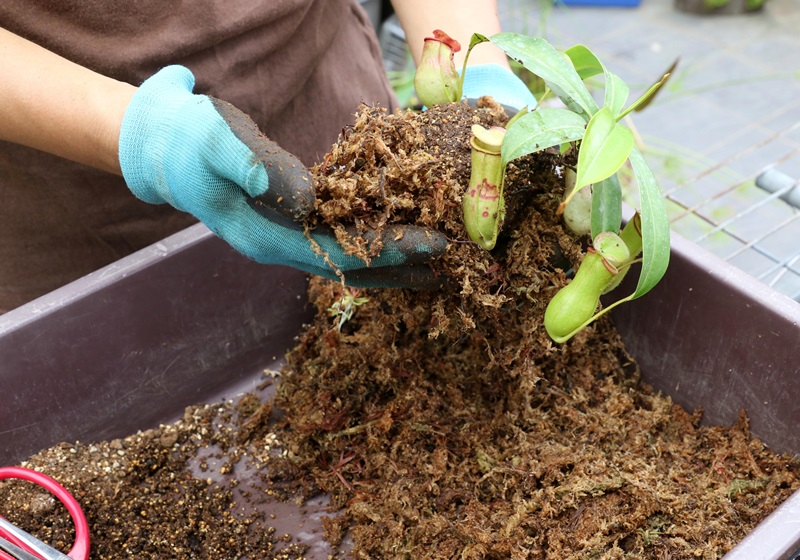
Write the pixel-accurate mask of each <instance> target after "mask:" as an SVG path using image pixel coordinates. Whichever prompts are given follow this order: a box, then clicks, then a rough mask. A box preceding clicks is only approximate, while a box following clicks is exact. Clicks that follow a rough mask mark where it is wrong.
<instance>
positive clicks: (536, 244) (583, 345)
mask: <svg viewBox="0 0 800 560" xmlns="http://www.w3.org/2000/svg"><path fill="white" fill-rule="evenodd" d="M484 105H487V107H485V108H482V109H479V110H473V109H470V108H468V107H466V106H465V105H461V104H454V105H449V106H445V107H442V108H433V109H431V110H429V111H427V112H425V113H423V114H421V115H420V114H414V113H398V114H392V115H390V114H385V113H384V112H382V111H380V110H379V109H373V108H364V109H363V110H362V111H361V113H360V115H359V118H358V122H357V124H356V125H355V127H353V128H352V129H351V130H349V131H348V133H347V134H346V138H343V139H342V141H341V142H340V143H339V144H337V145H336V146H335V147H334V148H333V150H332V151H331V153H330V154H329V156H328V157H327V158H326V160H325V162H324V163H323V164H321V165H320V166H318V167H317V168H316V169H314V170H313V172H314V174H315V177H316V178H317V181H318V199H319V200H318V208H317V213H316V215H315V220H316V221H315V222H314V224H312V225H315V224H318V223H326V224H329V225H335V226H336V229H337V233H338V235H339V236H340V239H341V241H342V242H343V243H345V244H347V245H348V246H349V247H350V248H351V249H352V250H353V252H355V253H357V254H360V255H361V256H363V257H364V258H365V259H369V258H370V257H371V256H374V255H375V254H376V253H377V250H378V248H377V247H371V246H370V245H369V244H368V243H365V242H364V240H363V238H361V237H360V236H356V237H352V236H350V235H349V234H347V233H346V231H345V229H344V228H345V227H346V226H355V227H356V228H357V229H358V228H360V231H362V232H366V231H367V229H378V230H380V229H381V228H384V227H386V226H387V225H390V224H394V223H416V224H420V225H425V226H428V227H435V228H437V229H440V230H441V231H443V232H444V233H445V234H446V235H447V236H448V238H450V239H451V240H452V243H451V245H450V248H449V249H448V253H447V254H446V255H445V257H444V258H442V259H441V260H440V261H439V262H437V263H435V266H436V268H437V270H439V271H440V272H441V273H442V274H444V275H447V276H448V277H451V278H453V279H454V281H453V283H451V284H449V285H447V286H446V287H444V288H442V289H440V290H437V291H432V292H414V291H405V290H361V291H356V290H348V289H345V288H343V287H342V285H341V284H339V283H336V282H330V281H324V280H320V279H314V280H312V282H311V285H310V291H309V295H310V300H311V302H312V304H313V305H314V306H315V307H316V310H317V316H316V320H315V321H314V322H313V323H312V324H311V325H309V326H308V328H307V329H306V331H305V332H304V333H302V335H301V336H300V338H299V340H298V343H297V346H296V347H295V348H293V349H292V350H291V351H290V352H289V354H288V364H287V367H286V368H285V370H284V371H283V372H282V381H281V383H280V385H279V388H278V395H277V398H276V399H275V400H274V402H273V401H264V402H262V400H261V399H260V398H258V397H255V396H246V397H244V398H243V399H242V400H241V401H239V402H237V403H231V404H225V403H223V404H218V405H209V406H200V407H196V408H192V409H189V410H187V412H186V414H185V415H184V418H183V419H182V420H181V421H180V422H178V423H176V424H175V425H171V426H163V427H160V428H158V429H156V430H151V431H148V432H144V433H141V434H135V435H132V436H131V437H129V438H126V439H124V440H117V441H114V442H105V443H97V444H93V445H86V444H63V445H60V446H56V447H55V448H53V449H50V450H45V451H43V452H42V453H40V454H38V455H37V456H35V457H32V458H31V459H30V461H29V463H28V464H29V466H34V467H36V468H38V469H41V470H43V471H45V472H47V473H48V474H50V475H51V476H54V477H55V478H57V479H58V480H59V481H60V482H62V483H63V484H64V485H65V486H67V488H69V489H70V490H71V491H72V492H73V493H74V494H75V495H76V497H77V498H78V499H79V500H80V501H81V503H82V505H83V507H84V509H85V510H86V512H87V514H88V517H89V521H90V526H91V530H92V534H93V537H94V553H93V557H94V558H112V557H113V558H118V557H136V558H137V559H144V560H147V559H155V558H159V559H162V558H189V557H191V558H212V557H213V558H272V557H284V558H294V557H299V556H300V555H301V554H302V552H303V551H302V549H301V548H300V547H298V546H297V544H296V543H295V541H293V539H292V538H291V536H286V537H284V536H283V535H280V534H277V533H278V532H276V531H274V530H271V529H270V524H271V522H272V521H273V520H271V519H270V517H269V515H268V514H263V513H259V512H262V511H264V509H263V507H262V506H263V505H264V504H265V503H267V506H268V503H269V501H270V500H275V499H283V500H300V501H302V500H304V499H309V498H312V497H314V496H317V495H319V494H320V493H323V492H324V493H326V494H328V495H329V496H330V499H331V504H332V506H333V508H334V510H336V511H338V512H339V515H337V516H335V517H330V518H328V519H327V521H326V522H325V529H326V535H327V537H328V539H329V540H330V541H332V542H333V543H334V544H338V543H339V542H340V541H342V540H343V539H344V538H345V536H347V538H348V539H349V540H350V541H351V544H349V545H348V546H351V548H352V556H353V557H356V558H370V559H372V558H410V557H418V558H498V559H500V558H503V559H507V558H520V559H521V558H532V559H550V558H556V559H559V560H563V559H585V558H605V559H617V558H619V559H621V558H631V559H632V558H637V559H638V558H652V559H661V558H672V559H683V558H686V559H688V558H704V559H713V558H720V557H721V556H722V555H723V554H724V553H725V552H726V551H728V550H729V549H730V548H732V546H733V545H735V544H736V543H737V542H738V541H740V540H741V539H742V538H743V536H744V535H745V534H747V533H748V532H749V531H750V530H752V528H753V527H754V526H755V525H756V524H757V523H758V522H759V521H760V520H761V519H763V518H764V517H765V516H766V515H767V514H768V513H770V512H771V511H772V510H774V509H775V507H777V505H779V504H780V503H781V502H782V501H783V500H785V499H786V498H787V497H788V496H789V495H790V494H791V493H792V492H793V491H794V490H795V489H797V488H798V487H800V478H798V477H799V476H800V464H798V462H797V461H795V460H793V459H791V458H789V457H786V456H782V455H778V454H775V453H772V452H771V451H770V450H769V449H767V448H766V447H765V446H764V445H763V444H762V443H761V442H760V441H758V440H757V439H755V438H752V437H751V436H750V433H749V429H748V423H747V418H746V415H745V414H744V413H743V414H742V416H741V418H740V419H739V421H738V422H737V423H736V424H735V425H734V426H730V427H708V426H702V425H701V424H700V420H701V417H702V411H685V410H683V409H682V408H680V407H679V406H677V405H675V404H673V403H672V402H671V400H670V399H669V398H668V397H665V396H662V395H659V394H656V393H654V392H653V391H652V390H651V389H649V388H648V387H647V386H646V385H644V384H643V383H642V382H641V380H640V378H639V371H638V368H637V365H636V363H635V362H634V361H633V360H632V359H631V358H630V357H629V356H628V354H627V353H626V351H625V348H624V345H623V344H622V341H621V340H620V338H619V336H618V334H617V333H616V331H615V329H614V326H613V324H612V323H611V322H610V320H608V319H604V320H601V321H599V322H598V323H596V324H595V325H594V326H591V327H590V328H588V329H586V330H585V331H584V332H582V333H581V334H579V335H578V336H576V337H575V338H574V339H573V340H571V341H570V342H568V343H566V344H564V345H556V344H554V343H552V342H551V341H550V340H549V338H548V337H547V335H546V333H545V332H544V328H543V326H542V316H543V312H544V308H545V306H546V304H547V302H548V301H549V299H550V298H551V297H552V295H553V294H554V293H555V291H556V290H557V289H558V288H559V287H561V286H563V285H564V284H565V283H566V282H567V281H568V278H567V274H566V273H565V270H568V269H569V268H571V267H572V266H575V265H578V264H579V261H580V254H581V252H580V249H581V245H582V242H583V241H585V240H580V239H575V238H574V237H573V236H572V235H570V234H569V233H567V232H566V231H565V230H564V229H563V228H562V226H561V225H560V223H558V221H557V220H555V218H554V216H555V209H556V207H557V206H558V202H559V197H560V194H561V193H560V189H562V188H563V187H562V186H561V181H560V179H559V172H558V169H559V167H560V166H563V165H569V164H570V161H569V160H563V159H562V156H560V155H559V154H557V153H546V154H541V155H539V156H537V157H528V158H525V159H523V160H522V161H519V162H517V163H515V164H513V165H511V167H510V169H509V171H508V179H507V181H508V182H507V193H508V216H507V220H506V223H505V225H504V228H503V232H504V233H503V236H502V238H501V240H500V242H499V243H498V246H497V248H496V249H495V250H494V251H493V252H492V253H491V254H490V253H487V252H485V251H483V250H482V249H479V248H477V247H476V246H475V245H474V244H471V243H465V242H464V241H463V240H464V239H466V236H465V234H464V231H463V227H462V226H461V224H460V221H459V217H460V212H461V204H460V199H461V193H462V192H463V190H464V188H465V186H466V184H467V180H468V174H469V169H468V168H469V166H468V165H467V164H466V163H465V161H468V154H469V149H468V147H467V141H468V135H469V126H470V125H471V124H472V123H473V122H481V123H484V124H489V123H493V122H502V121H503V120H504V118H505V117H504V116H503V115H502V114H501V113H500V112H499V111H498V108H497V107H494V106H492V104H491V103H488V102H484ZM347 295H349V296H350V297H351V299H352V298H357V297H358V298H366V301H363V302H361V303H360V304H359V305H354V306H353V308H352V309H353V314H352V316H351V317H350V318H349V319H348V320H346V321H344V322H343V323H341V328H339V324H340V322H341V321H340V319H341V318H340V317H339V316H335V314H334V316H332V314H331V309H333V308H334V304H335V303H336V302H337V301H343V300H342V298H343V297H344V296H347ZM278 442H280V446H278V445H277V444H278ZM244 468H246V469H251V471H250V472H253V470H252V469H255V471H257V472H259V473H260V476H257V477H251V478H253V480H255V481H256V482H257V483H250V482H248V483H247V484H241V485H240V484H238V480H239V476H238V474H237V473H240V472H242V469H244ZM220 473H222V475H225V476H223V477H222V478H223V479H225V480H227V481H228V482H227V483H225V484H222V483H219V482H215V481H219V480H220V478H221V477H220ZM226 477H227V478H226ZM244 478H245V477H244V476H242V479H243V480H244ZM0 504H2V508H1V511H2V513H3V514H4V515H6V516H7V517H9V518H10V519H11V520H12V521H17V522H18V523H19V524H20V525H23V526H25V527H30V528H37V530H38V531H39V534H41V535H42V536H44V537H46V538H48V539H52V542H54V543H57V544H59V545H60V546H62V548H65V549H66V548H68V546H69V545H68V544H66V543H68V542H69V539H70V532H69V527H68V523H67V522H66V519H67V518H66V514H65V513H63V512H59V508H58V507H57V506H56V505H54V504H53V503H52V501H49V500H48V499H47V498H46V496H43V495H42V494H41V493H40V492H39V491H38V490H35V489H33V488H31V487H30V485H28V486H26V485H25V484H22V483H2V484H0ZM293 543H294V544H293Z"/></svg>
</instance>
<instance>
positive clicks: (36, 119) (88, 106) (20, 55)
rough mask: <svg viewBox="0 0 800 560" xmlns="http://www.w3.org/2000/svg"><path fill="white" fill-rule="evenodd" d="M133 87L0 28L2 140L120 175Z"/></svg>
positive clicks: (0, 135) (0, 131)
mask: <svg viewBox="0 0 800 560" xmlns="http://www.w3.org/2000/svg"><path fill="white" fill-rule="evenodd" d="M135 91H136V88H135V87H134V86H132V85H130V84H126V83H123V82H118V81H116V80H113V79H111V78H107V77H105V76H102V75H100V74H97V73H95V72H92V71H91V70H88V69H86V68H84V67H82V66H79V65H77V64H75V63H73V62H70V61H68V60H66V59H64V58H62V57H60V56H58V55H56V54H54V53H52V52H50V51H48V50H46V49H44V48H42V47H40V46H38V45H36V44H35V43H32V42H30V41H27V40H25V39H23V38H21V37H19V36H17V35H14V34H13V33H10V32H9V31H6V30H5V29H0V139H2V140H7V141H10V142H15V143H17V144H24V145H26V146H30V147H32V148H37V149H39V150H43V151H45V152H50V153H52V154H56V155H59V156H61V157H65V158H67V159H71V160H74V161H78V162H80V163H84V164H87V165H91V166H93V167H97V168H99V169H104V170H106V171H110V172H112V173H116V174H121V172H120V167H119V156H118V150H119V129H120V125H121V123H122V117H123V115H124V113H125V108H126V107H127V106H128V103H129V101H130V99H131V97H132V96H133V94H134V92H135Z"/></svg>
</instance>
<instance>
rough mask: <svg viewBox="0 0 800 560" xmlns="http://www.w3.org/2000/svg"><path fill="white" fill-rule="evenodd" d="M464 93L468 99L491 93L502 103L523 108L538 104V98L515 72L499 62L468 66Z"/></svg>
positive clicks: (515, 107)
mask: <svg viewBox="0 0 800 560" xmlns="http://www.w3.org/2000/svg"><path fill="white" fill-rule="evenodd" d="M462 94H463V95H464V96H465V97H466V98H467V99H478V98H479V97H482V96H484V95H491V96H492V97H493V98H494V100H495V101H497V102H498V103H500V104H501V105H506V106H508V107H513V108H514V109H517V110H519V109H522V108H523V107H525V106H526V105H527V106H528V107H530V108H531V109H532V108H533V107H535V106H536V98H534V97H533V94H532V93H531V91H530V90H529V89H528V86H526V85H525V82H523V81H522V80H521V79H519V78H518V77H517V75H516V74H514V72H512V71H511V70H509V69H508V68H506V67H504V66H500V65H499V64H476V65H474V66H467V74H466V76H465V77H464V86H463V89H462Z"/></svg>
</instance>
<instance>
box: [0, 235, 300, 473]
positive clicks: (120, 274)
mask: <svg viewBox="0 0 800 560" xmlns="http://www.w3.org/2000/svg"><path fill="white" fill-rule="evenodd" d="M305 291H306V279H305V276H304V275H303V274H301V273H299V272H298V271H296V270H293V269H289V268H285V267H265V266H261V265H258V264H256V263H255V262H252V261H249V260H247V259H245V258H244V257H242V256H240V255H239V254H238V253H235V252H234V251H233V250H231V249H230V248H229V247H228V246H227V245H226V244H225V243H224V242H222V241H220V240H219V239H217V238H216V237H214V236H213V235H212V234H211V233H210V232H209V231H208V230H207V229H206V228H205V227H203V226H194V227H192V228H189V229H187V230H185V231H184V232H181V233H179V234H177V235H174V236H172V237H170V238H168V239H166V240H164V241H163V242H161V243H158V244H156V245H153V246H151V247H149V248H147V249H145V250H143V251H140V252H138V253H136V254H134V255H131V256H130V257H128V258H126V259H123V260H120V261H119V262H117V263H114V264H112V265H110V266H108V267H106V268H104V269H102V270H100V271H98V272H96V273H94V274H91V275H89V276H87V277H85V278H83V279H81V280H79V281H77V282H74V283H72V284H70V285H68V286H66V287H64V288H62V289H60V290H57V291H55V292H53V293H51V294H48V295H47V296H44V297H42V298H40V299H38V300H36V301H34V302H32V303H30V304H28V305H25V306H23V307H21V308H19V309H17V310H14V311H11V312H10V313H7V314H5V315H0V381H1V382H2V386H3V401H4V402H3V406H2V407H0V463H2V464H11V463H15V462H16V461H18V460H20V459H22V458H24V457H26V456H28V455H30V454H32V453H34V452H36V451H38V450H40V449H42V448H44V447H49V446H51V445H53V444H55V443H58V442H61V441H74V440H80V441H91V440H100V439H109V438H115V437H120V436H124V435H128V434H130V433H133V432H135V431H136V430H138V429H145V428H149V427H153V426H157V425H158V424H159V423H161V422H165V421H168V420H172V419H174V418H177V417H178V416H179V415H180V414H182V412H183V409H184V408H185V407H186V406H187V405H190V404H194V403H197V402H202V401H204V400H207V399H209V398H212V396H214V395H216V394H218V393H221V392H224V391H225V390H226V389H227V388H228V387H229V386H232V385H235V384H237V383H240V382H242V380H243V379H244V378H246V377H252V376H253V375H254V374H256V378H259V377H258V374H260V372H261V371H262V370H263V369H264V368H265V367H268V366H269V364H270V362H274V361H276V360H279V359H281V358H282V357H283V355H284V353H285V350H286V349H287V348H288V347H289V346H290V345H291V343H292V339H293V337H294V336H295V335H296V334H297V332H298V331H299V330H300V326H301V324H302V323H303V321H304V320H307V315H306V313H305V306H304V302H305Z"/></svg>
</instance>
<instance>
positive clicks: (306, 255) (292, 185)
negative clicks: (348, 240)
mask: <svg viewBox="0 0 800 560" xmlns="http://www.w3.org/2000/svg"><path fill="white" fill-rule="evenodd" d="M193 88H194V76H193V75H192V73H191V72H190V71H189V70H188V69H187V68H184V67H182V66H168V67H166V68H164V69H162V70H161V71H159V72H157V73H156V74H154V75H153V76H152V77H150V78H149V79H147V80H146V81H145V82H144V83H143V84H142V85H141V87H140V88H139V89H138V91H137V92H136V93H135V94H134V96H133V99H132V100H131V102H130V104H129V106H128V108H127V109H126V112H125V116H124V118H123V122H122V127H121V129H120V140H119V159H120V165H121V167H122V174H123V177H124V178H125V181H126V183H127V184H128V187H129V188H130V190H131V191H132V192H133V194H134V195H136V196H137V197H138V198H140V199H141V200H143V201H145V202H149V203H152V204H163V203H167V204H170V205H172V206H173V207H175V208H177V209H178V210H182V211H184V212H188V213H190V214H192V215H194V216H195V217H196V218H198V219H199V220H200V221H201V222H203V223H204V224H205V225H206V226H208V228H209V229H210V230H211V231H213V232H214V233H215V234H217V235H218V236H219V237H221V238H222V239H224V240H225V241H227V242H228V243H229V244H230V245H231V246H232V247H234V248H235V249H236V250H237V251H239V252H240V253H242V254H244V255H246V256H248V257H250V258H251V259H254V260H256V261H257V262H260V263H265V264H281V265H286V266H291V267H294V268H299V269H301V270H304V271H306V272H309V273H312V274H317V275H321V276H325V277H327V278H336V273H335V268H338V269H339V270H340V271H341V272H343V273H344V275H345V281H346V282H347V283H348V284H351V285H354V286H360V287H409V286H415V287H416V286H419V287H423V286H427V285H429V284H430V283H431V282H434V281H435V279H434V278H433V274H432V272H431V270H430V267H428V266H427V265H426V264H425V263H426V262H427V261H428V260H430V259H431V258H432V257H434V256H437V255H439V254H441V253H443V252H444V250H445V248H446V245H447V242H446V240H445V238H444V236H442V235H441V234H439V233H438V232H432V231H428V230H422V229H421V228H416V227H413V226H398V227H401V228H402V231H399V232H398V231H397V230H395V231H392V232H391V236H390V235H389V233H390V232H387V233H386V234H384V236H383V241H384V246H383V250H382V251H381V254H380V255H379V256H378V257H376V258H375V259H373V261H372V263H371V265H370V267H367V266H366V265H365V263H364V262H363V261H362V260H361V259H359V258H357V257H354V256H351V255H346V254H345V253H344V252H343V250H342V248H341V246H340V245H339V244H338V243H337V242H336V240H335V239H334V238H333V236H331V235H326V234H325V232H316V233H314V234H313V238H314V240H315V241H316V242H317V243H318V244H319V246H320V247H321V248H322V250H323V251H324V252H325V253H327V257H328V259H329V260H330V261H332V263H333V264H334V265H335V268H334V266H331V264H330V263H328V262H326V258H325V257H324V256H322V255H320V254H318V252H317V251H315V250H314V249H312V246H311V242H310V241H309V240H308V239H307V238H306V236H305V233H304V231H303V225H302V220H303V218H304V217H305V216H307V215H308V213H309V212H310V211H311V209H312V208H313V206H314V185H313V181H312V177H311V174H310V172H309V171H308V170H307V169H306V168H305V167H304V166H303V165H302V163H301V162H300V161H299V160H298V159H297V158H295V157H294V156H293V155H291V154H289V153H288V152H286V151H285V150H282V149H281V148H280V147H278V146H277V144H275V143H274V142H272V141H271V140H269V139H268V138H267V137H266V136H264V135H263V134H261V132H260V131H259V130H258V127H257V126H256V125H255V123H253V121H252V120H251V119H250V118H249V117H248V116H247V115H245V114H244V113H242V112H241V111H239V110H238V109H236V108H235V107H233V106H232V105H230V104H228V103H225V102H223V101H220V100H218V99H213V98H211V97H208V96H205V95H196V94H193V93H192V89H193ZM415 265H420V266H415Z"/></svg>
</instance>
